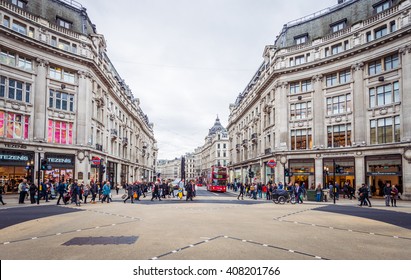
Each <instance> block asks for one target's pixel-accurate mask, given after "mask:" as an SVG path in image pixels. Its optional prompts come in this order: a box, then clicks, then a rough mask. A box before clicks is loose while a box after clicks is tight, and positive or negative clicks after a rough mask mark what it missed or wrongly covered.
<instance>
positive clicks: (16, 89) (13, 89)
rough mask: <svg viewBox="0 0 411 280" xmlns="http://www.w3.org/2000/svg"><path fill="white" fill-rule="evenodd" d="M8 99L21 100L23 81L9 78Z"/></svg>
mask: <svg viewBox="0 0 411 280" xmlns="http://www.w3.org/2000/svg"><path fill="white" fill-rule="evenodd" d="M9 99H14V100H18V101H23V83H22V82H20V81H16V80H13V79H9Z"/></svg>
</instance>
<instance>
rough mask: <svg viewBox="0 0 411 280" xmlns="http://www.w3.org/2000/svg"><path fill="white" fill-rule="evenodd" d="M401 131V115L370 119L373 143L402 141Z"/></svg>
mask: <svg viewBox="0 0 411 280" xmlns="http://www.w3.org/2000/svg"><path fill="white" fill-rule="evenodd" d="M400 133H401V131H400V118H399V116H395V117H388V118H381V119H376V120H371V121H370V140H371V144H384V143H393V142H400V138H401V137H400Z"/></svg>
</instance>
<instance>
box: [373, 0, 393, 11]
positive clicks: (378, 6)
mask: <svg viewBox="0 0 411 280" xmlns="http://www.w3.org/2000/svg"><path fill="white" fill-rule="evenodd" d="M373 7H374V11H375V12H376V13H381V12H384V11H385V10H388V9H389V8H390V7H391V1H384V2H380V3H377V4H375V5H373Z"/></svg>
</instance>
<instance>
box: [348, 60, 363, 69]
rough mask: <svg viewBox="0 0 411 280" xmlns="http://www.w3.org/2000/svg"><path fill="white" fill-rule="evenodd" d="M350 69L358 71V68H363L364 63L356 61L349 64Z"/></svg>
mask: <svg viewBox="0 0 411 280" xmlns="http://www.w3.org/2000/svg"><path fill="white" fill-rule="evenodd" d="M351 69H352V70H353V71H358V70H361V71H362V70H363V69H364V63H363V62H357V63H355V64H353V65H351Z"/></svg>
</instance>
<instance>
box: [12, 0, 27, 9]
mask: <svg viewBox="0 0 411 280" xmlns="http://www.w3.org/2000/svg"><path fill="white" fill-rule="evenodd" d="M11 3H12V4H13V5H16V6H17V7H19V8H21V9H24V7H25V6H26V4H27V2H25V1H21V0H11Z"/></svg>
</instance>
